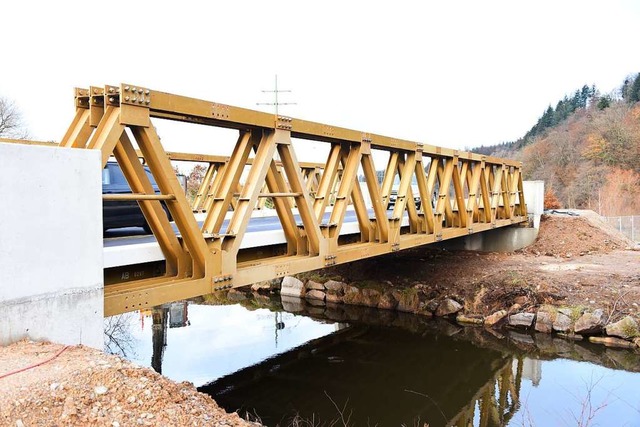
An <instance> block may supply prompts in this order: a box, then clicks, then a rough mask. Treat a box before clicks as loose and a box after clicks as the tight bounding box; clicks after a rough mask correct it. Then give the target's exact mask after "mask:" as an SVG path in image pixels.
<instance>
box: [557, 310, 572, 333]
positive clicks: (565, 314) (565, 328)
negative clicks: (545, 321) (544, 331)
mask: <svg viewBox="0 0 640 427" xmlns="http://www.w3.org/2000/svg"><path fill="white" fill-rule="evenodd" d="M571 316H572V310H571V309H569V308H559V309H558V311H557V312H556V318H555V320H554V321H553V330H554V331H556V332H570V331H571V329H572V328H573V319H572V318H571Z"/></svg>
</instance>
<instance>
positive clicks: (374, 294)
mask: <svg viewBox="0 0 640 427" xmlns="http://www.w3.org/2000/svg"><path fill="white" fill-rule="evenodd" d="M361 292H362V304H363V305H366V306H367V307H374V308H375V307H377V306H378V304H379V303H380V297H381V296H382V294H381V293H380V291H379V290H377V289H370V288H365V289H363V290H362V291H361Z"/></svg>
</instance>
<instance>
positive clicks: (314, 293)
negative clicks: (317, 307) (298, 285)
mask: <svg viewBox="0 0 640 427" xmlns="http://www.w3.org/2000/svg"><path fill="white" fill-rule="evenodd" d="M325 296H326V295H325V293H324V292H322V291H319V290H317V289H311V290H309V291H307V292H306V293H305V294H304V298H305V299H309V300H311V299H313V300H317V301H324V299H325Z"/></svg>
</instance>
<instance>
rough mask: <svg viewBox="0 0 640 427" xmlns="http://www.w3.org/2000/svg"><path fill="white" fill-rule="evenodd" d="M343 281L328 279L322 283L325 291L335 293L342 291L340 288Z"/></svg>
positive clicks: (342, 285)
mask: <svg viewBox="0 0 640 427" xmlns="http://www.w3.org/2000/svg"><path fill="white" fill-rule="evenodd" d="M344 285H345V284H344V283H342V282H338V281H336V280H329V281H328V282H325V284H324V288H325V289H326V290H327V291H331V292H335V293H338V294H339V293H342V290H343V289H344Z"/></svg>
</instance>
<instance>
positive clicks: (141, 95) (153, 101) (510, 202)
mask: <svg viewBox="0 0 640 427" xmlns="http://www.w3.org/2000/svg"><path fill="white" fill-rule="evenodd" d="M75 103H76V115H75V117H74V120H73V122H72V123H71V125H70V126H69V129H68V131H67V132H66V134H65V136H64V138H63V139H62V141H61V142H60V146H61V147H69V148H84V149H97V150H100V151H101V152H102V161H103V165H104V164H106V162H107V160H108V159H109V158H110V157H111V156H112V155H113V156H115V158H116V160H117V161H118V163H119V164H120V166H121V168H122V170H123V172H124V175H125V177H126V179H127V181H128V183H129V185H130V187H131V188H132V190H133V192H134V195H133V196H131V195H129V196H128V198H132V197H133V198H136V199H137V200H138V203H139V205H140V207H141V209H142V211H143V213H144V215H145V218H146V219H147V222H148V224H149V226H150V228H151V230H152V231H153V234H154V235H155V238H156V240H157V242H158V244H159V246H160V248H161V250H162V253H163V254H164V257H165V263H164V268H163V269H162V270H161V274H162V275H161V276H159V277H151V278H144V279H142V280H132V281H130V282H125V283H120V284H117V285H111V286H108V287H107V288H106V289H105V313H106V314H107V315H109V314H112V313H117V312H123V311H131V310H135V309H138V308H141V307H149V306H154V305H157V304H160V303H163V302H166V301H172V300H179V299H183V298H188V297H192V296H195V295H202V294H206V293H210V292H211V291H214V290H220V289H228V288H231V287H237V286H243V285H246V284H250V283H254V282H258V281H262V280H268V279H272V278H276V277H282V276H285V275H290V274H295V273H299V272H303V271H309V270H314V269H318V268H323V267H326V266H331V265H335V264H338V263H345V262H349V261H353V260H358V259H362V258H365V257H372V256H377V255H381V254H385V253H388V252H394V251H398V250H402V249H405V248H411V247H415V246H419V245H424V244H428V243H432V242H436V241H441V240H444V239H451V238H455V237H460V236H465V235H468V234H471V233H477V232H482V231H485V230H489V229H492V228H496V227H503V226H507V225H512V224H516V223H522V222H526V220H527V210H526V205H525V200H524V193H523V186H522V174H521V170H522V165H521V163H520V162H516V161H512V160H507V159H500V158H493V157H486V156H481V155H477V154H472V153H467V152H460V151H457V150H452V149H447V148H441V147H436V146H432V145H426V144H422V143H418V142H412V141H407V140H401V139H396V138H390V137H385V136H380V135H375V134H369V133H363V132H359V131H354V130H350V129H345V128H339V127H334V126H328V125H324V124H320V123H315V122H310V121H305V120H298V119H294V118H290V117H284V116H274V115H272V114H268V113H263V112H258V111H253V110H248V109H243V108H238V107H233V106H229V105H224V104H219V103H214V102H209V101H204V100H199V99H194V98H188V97H184V96H179V95H173V94H168V93H163V92H158V91H152V90H150V89H147V88H144V87H140V86H134V85H129V84H121V85H120V86H110V85H107V86H105V87H91V88H89V89H76V97H75ZM152 119H166V120H174V121H180V122H187V123H196V124H199V125H207V126H214V127H219V128H226V129H235V130H237V132H238V136H237V140H236V142H235V145H234V148H233V151H232V152H231V153H230V155H229V156H228V160H225V162H224V163H222V162H217V163H216V162H211V163H212V164H215V165H217V166H214V167H213V169H212V171H211V174H210V175H211V176H209V177H208V178H207V179H206V180H205V183H206V184H205V183H203V185H204V187H203V188H201V191H199V195H200V200H198V205H197V206H198V207H199V208H200V207H201V206H204V207H205V208H204V209H202V210H204V211H206V216H205V219H204V221H203V223H202V224H198V223H197V222H196V219H195V217H194V215H193V213H192V207H191V206H190V205H189V203H188V201H187V199H186V197H185V195H184V192H183V191H182V190H181V188H180V184H179V182H178V180H177V179H176V177H175V174H174V172H173V169H172V166H171V163H170V160H169V157H168V156H167V153H166V152H165V150H164V148H163V146H162V143H161V141H160V138H159V136H158V134H157V133H156V128H155V127H154V126H153V123H152ZM130 135H131V137H130ZM294 141H295V143H294ZM309 143H325V144H328V146H329V147H328V148H329V150H328V152H329V154H328V156H327V159H326V161H325V163H324V165H323V166H322V167H314V168H313V174H312V175H311V172H309V174H308V175H307V176H310V177H312V179H313V182H312V183H310V178H307V179H306V180H305V178H304V174H303V170H304V168H303V164H301V163H300V162H299V161H298V160H297V153H296V148H295V147H301V148H300V149H304V148H303V147H304V144H309ZM136 146H137V147H138V149H139V151H140V153H141V154H142V156H143V157H144V159H145V161H146V164H147V165H148V167H149V169H150V171H151V173H152V175H153V177H154V178H155V181H156V183H157V185H158V188H159V189H160V194H156V193H155V192H154V191H153V188H152V185H151V183H150V181H149V179H148V177H147V175H146V174H145V172H144V169H143V168H142V166H141V164H140V161H139V160H138V154H137V152H136ZM375 153H378V154H380V153H382V154H384V156H385V158H386V159H387V161H386V165H385V168H384V169H385V173H384V178H383V180H382V183H381V184H379V183H378V179H377V172H376V171H377V169H376V166H375V161H374V157H375ZM250 158H252V159H253V160H252V161H249V159H250ZM359 175H362V176H364V179H365V185H364V186H363V187H361V186H360V185H358V183H357V182H358V176H359ZM396 177H397V178H398V180H399V184H398V186H397V189H394V188H393V187H394V181H395V180H396ZM241 178H242V180H241ZM412 182H416V183H417V185H415V187H414V186H412ZM241 184H242V185H241ZM392 191H394V192H395V195H396V200H395V203H394V205H393V209H387V207H388V206H389V199H390V196H391V194H392ZM365 192H366V193H367V195H368V197H366V198H365V197H364V193H365ZM414 193H415V194H414ZM236 196H237V199H235V197H236ZM414 196H415V197H419V198H420V200H422V201H424V202H423V203H420V204H419V206H417V205H416V204H415V203H414ZM433 196H435V200H434V203H433V204H432V203H429V202H427V201H431V200H432V197H433ZM267 197H268V198H271V200H273V204H274V208H275V210H276V212H277V215H278V218H279V222H280V225H281V228H282V232H283V234H284V238H285V242H286V243H284V244H281V245H280V244H278V245H267V246H266V247H260V248H258V249H255V248H254V249H252V250H248V249H243V248H242V247H241V244H242V242H243V239H245V238H246V235H247V227H248V224H249V221H250V219H251V214H252V211H253V209H255V208H256V206H258V205H259V202H260V200H261V199H263V198H267ZM234 199H235V200H234ZM161 202H162V203H164V204H165V205H166V207H167V208H168V210H169V211H170V213H171V217H172V218H173V219H174V221H175V225H176V227H177V229H178V233H176V232H174V229H173V227H172V225H171V224H170V223H169V221H168V219H167V216H166V215H165V213H164V211H163V208H162V204H161ZM350 203H352V204H353V209H354V211H355V216H356V218H357V230H355V231H354V230H352V229H350V231H348V230H347V227H344V223H345V215H346V212H347V205H349V204H350ZM330 204H333V208H332V209H331V210H330V212H329V210H328V209H327V207H328V206H329V205H330ZM294 208H295V214H294ZM230 210H233V212H232V214H231V218H230V219H229V220H228V221H227V222H225V215H226V214H227V212H229V211H230ZM223 225H224V227H223Z"/></svg>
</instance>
